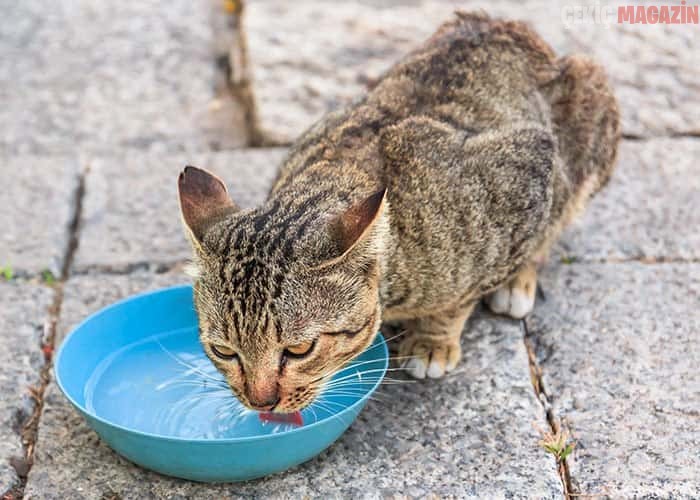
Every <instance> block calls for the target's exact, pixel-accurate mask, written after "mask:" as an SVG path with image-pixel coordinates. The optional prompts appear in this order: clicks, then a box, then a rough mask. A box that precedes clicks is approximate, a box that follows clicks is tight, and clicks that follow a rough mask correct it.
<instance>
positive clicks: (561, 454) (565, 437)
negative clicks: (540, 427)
mask: <svg viewBox="0 0 700 500" xmlns="http://www.w3.org/2000/svg"><path fill="white" fill-rule="evenodd" d="M540 432H541V433H542V439H541V440H540V443H539V444H540V446H541V447H542V448H544V449H545V450H546V451H547V452H549V453H551V454H552V455H554V458H555V459H556V460H557V463H562V462H563V461H564V460H566V457H568V456H569V455H571V452H572V451H574V448H575V447H576V443H574V442H569V433H568V432H567V431H563V430H561V429H559V430H558V431H557V432H544V431H540Z"/></svg>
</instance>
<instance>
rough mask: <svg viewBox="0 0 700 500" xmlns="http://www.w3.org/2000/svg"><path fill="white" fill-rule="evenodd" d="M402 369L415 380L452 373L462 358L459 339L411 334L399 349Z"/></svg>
mask: <svg viewBox="0 0 700 500" xmlns="http://www.w3.org/2000/svg"><path fill="white" fill-rule="evenodd" d="M399 357H400V359H403V362H402V367H403V368H404V369H405V370H406V372H407V373H408V374H409V375H411V376H412V377H414V378H421V379H422V378H425V377H426V376H427V377H429V378H440V377H443V376H444V375H445V374H446V373H448V372H450V371H452V370H453V369H454V367H455V366H457V363H458V362H459V360H460V358H461V357H462V348H461V347H460V345H459V338H457V339H456V340H453V339H436V338H434V337H429V336H423V335H417V334H413V335H411V334H409V336H408V337H406V338H405V339H404V340H403V341H402V342H401V345H400V347H399Z"/></svg>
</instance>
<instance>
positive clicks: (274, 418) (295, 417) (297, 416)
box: [258, 411, 304, 427]
mask: <svg viewBox="0 0 700 500" xmlns="http://www.w3.org/2000/svg"><path fill="white" fill-rule="evenodd" d="M258 417H259V418H260V420H261V421H262V422H275V423H278V424H291V425H296V426H297V427H300V426H302V425H304V420H303V419H302V418H301V412H299V411H295V412H294V413H272V412H269V411H265V412H260V413H258Z"/></svg>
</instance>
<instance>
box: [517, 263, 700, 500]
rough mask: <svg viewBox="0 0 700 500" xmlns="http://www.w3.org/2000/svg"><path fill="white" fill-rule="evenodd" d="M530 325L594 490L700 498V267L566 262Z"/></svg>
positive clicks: (578, 474) (574, 461)
mask: <svg viewBox="0 0 700 500" xmlns="http://www.w3.org/2000/svg"><path fill="white" fill-rule="evenodd" d="M541 278H542V283H543V285H544V287H545V290H546V291H547V292H548V293H547V300H546V302H544V303H539V304H537V306H536V307H535V312H534V316H533V317H532V318H531V319H530V321H529V331H530V334H531V335H532V337H533V340H534V343H535V345H536V346H537V352H536V354H537V358H538V360H539V363H540V366H541V367H542V370H543V380H544V385H545V389H546V391H547V392H548V394H549V395H550V400H551V401H550V402H551V404H552V406H553V411H554V413H555V414H556V415H557V416H558V417H559V418H561V419H562V420H563V422H564V425H565V427H567V428H569V429H570V430H571V432H572V436H573V439H574V440H575V441H576V442H577V445H576V448H575V450H574V453H573V456H572V457H571V458H570V459H569V461H568V463H569V468H570V471H571V476H572V480H573V482H574V485H575V486H576V488H577V490H578V491H579V492H580V493H583V494H606V495H609V496H610V497H611V498H642V497H644V498H652V497H653V498H698V497H699V496H700V474H698V471H700V452H699V451H698V450H700V426H699V425H698V424H699V422H700V420H699V418H700V405H699V404H698V402H699V401H700V372H699V371H698V366H699V365H700V336H699V335H698V333H699V332H700V310H699V309H698V305H700V265H698V264H695V263H683V264H656V265H650V264H640V263H627V264H596V265H590V264H589V265H577V264H574V265H568V266H567V265H559V266H552V267H550V268H547V269H546V270H545V272H544V274H543V275H542V277H541Z"/></svg>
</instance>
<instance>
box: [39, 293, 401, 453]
mask: <svg viewBox="0 0 700 500" xmlns="http://www.w3.org/2000/svg"><path fill="white" fill-rule="evenodd" d="M185 288H187V289H190V290H191V289H192V285H190V284H180V285H174V286H168V287H163V288H157V289H155V290H150V291H146V292H141V293H137V294H134V295H129V296H128V297H125V298H123V299H120V300H118V301H116V302H113V303H112V304H109V305H107V306H105V307H102V308H100V309H98V310H97V311H95V312H93V313H91V314H89V315H88V316H87V317H86V318H85V319H83V320H82V321H81V322H80V323H78V324H77V325H76V326H75V327H73V328H72V329H71V331H70V333H68V335H66V337H65V338H64V339H63V341H62V342H61V345H60V347H59V348H58V351H57V353H56V356H55V357H54V363H53V370H52V371H53V375H54V378H55V380H56V384H57V385H58V387H59V389H61V392H62V393H63V395H64V396H65V397H66V398H67V399H68V401H69V402H70V403H71V404H72V405H73V406H74V407H75V408H76V409H77V410H78V411H79V412H80V413H82V414H83V415H84V416H86V417H89V418H91V419H93V420H96V421H98V422H100V423H101V424H104V425H107V426H109V427H112V428H114V429H118V430H120V431H123V432H127V433H129V434H134V435H137V436H143V437H147V438H151V439H159V440H164V441H176V442H186V443H196V444H227V443H242V442H251V441H262V440H267V439H279V438H281V437H283V436H284V437H287V436H290V435H293V434H297V433H300V432H305V431H307V430H310V429H313V428H314V427H317V426H321V425H325V424H327V423H328V422H329V421H330V420H331V419H333V418H336V417H339V416H340V415H343V414H345V413H349V412H350V411H352V410H353V409H355V408H356V407H358V406H360V405H364V404H366V403H367V401H368V400H369V397H370V396H371V395H372V394H373V393H374V391H376V390H377V387H379V384H381V383H382V380H383V379H384V376H385V375H386V372H387V369H388V368H389V357H388V356H389V352H388V347H387V344H386V340H385V339H384V336H383V335H382V333H381V331H378V332H377V333H376V334H375V336H374V338H373V339H372V344H374V343H375V342H377V339H379V345H381V346H382V348H383V352H384V355H385V356H384V359H383V360H381V359H378V361H384V363H383V367H382V370H383V373H382V374H381V377H379V378H378V379H377V381H376V382H375V383H374V384H373V385H372V386H371V388H369V389H368V390H367V392H366V393H365V394H364V395H363V396H362V397H361V398H360V399H358V400H357V401H355V402H354V403H353V404H351V405H350V406H348V407H347V408H344V409H343V410H342V411H340V412H338V413H335V414H333V415H329V416H327V417H325V418H322V419H321V420H317V421H316V422H314V423H312V424H309V425H302V426H301V427H295V428H293V429H289V430H284V431H281V432H276V433H274V434H261V435H258V436H240V437H232V438H214V439H205V438H186V437H180V436H165V435H162V434H153V433H149V432H144V431H140V430H138V429H132V428H130V427H126V426H124V425H121V424H116V423H114V422H111V421H109V420H107V419H106V418H104V417H101V416H99V415H98V414H97V413H95V412H91V411H89V410H88V409H87V408H86V407H85V406H84V405H81V404H79V403H78V402H77V401H76V400H75V399H74V398H73V397H72V396H71V395H70V394H69V392H68V391H67V390H66V388H65V387H64V385H63V382H62V380H61V375H60V370H59V366H60V365H61V360H62V357H63V355H64V352H65V351H66V348H67V346H69V344H70V341H71V339H72V338H74V336H75V333H76V332H78V331H79V330H81V329H82V328H83V327H84V326H85V325H86V324H88V323H89V322H90V321H92V320H93V319H94V318H96V317H97V316H100V315H102V314H104V313H106V312H107V311H110V310H112V309H116V308H118V307H120V306H123V305H124V304H125V303H127V302H131V301H133V300H139V299H144V298H146V297H148V296H150V295H157V294H162V293H172V292H176V291H178V290H182V289H185ZM370 345H371V344H370ZM362 352H365V351H362ZM360 354H362V353H360ZM358 356H359V354H358ZM353 359H354V358H353ZM341 369H342V368H341ZM353 421H354V419H353V420H352V421H351V422H350V423H349V424H348V425H347V427H349V426H350V425H352V423H353ZM341 422H342V419H341Z"/></svg>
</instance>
